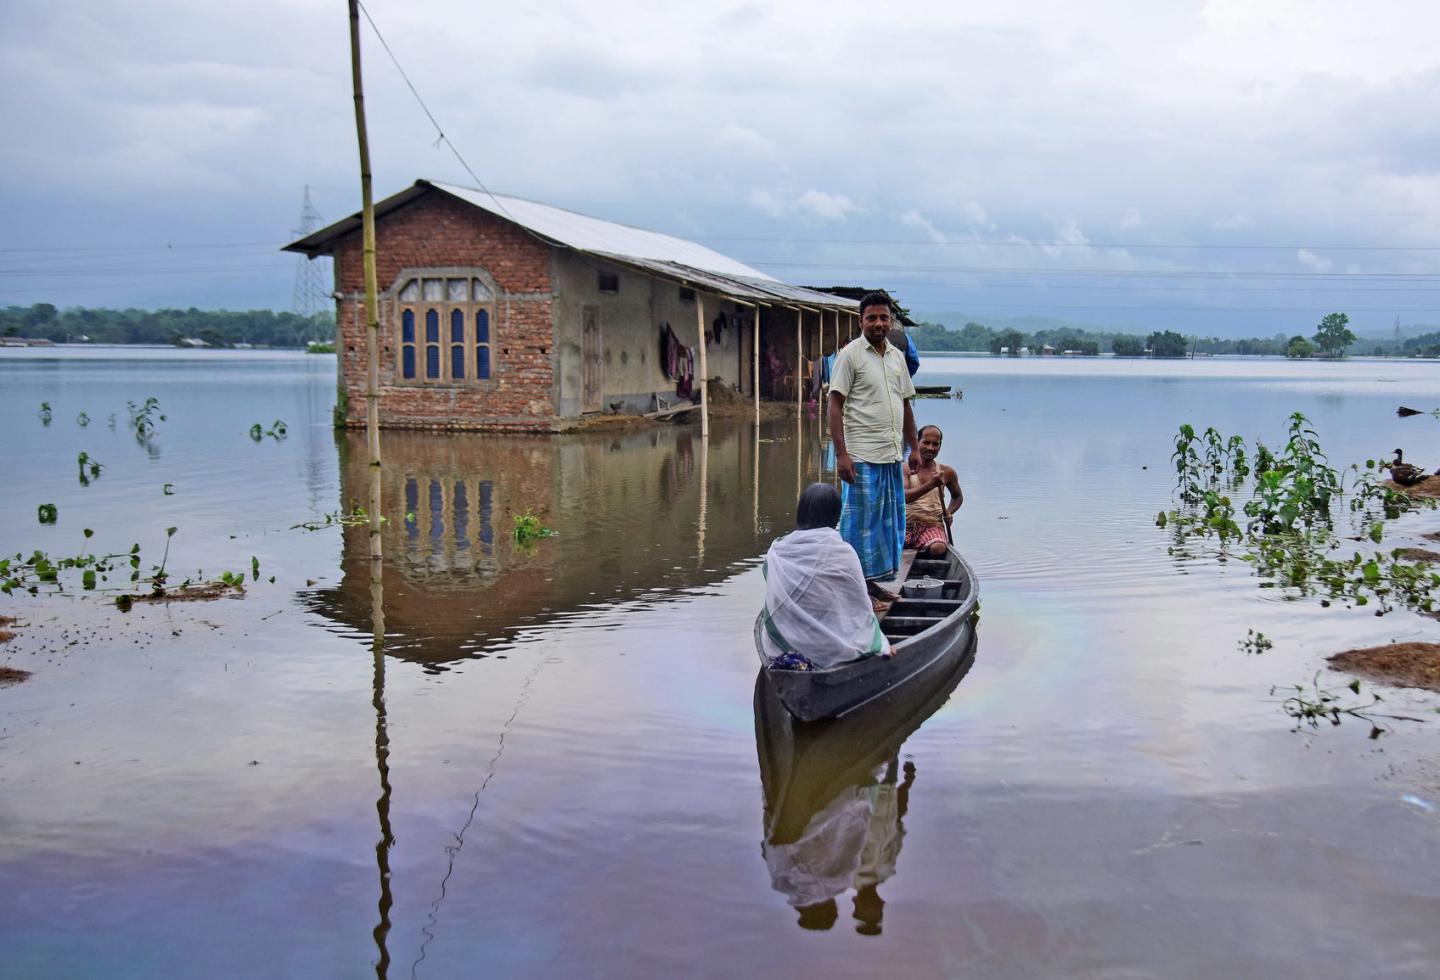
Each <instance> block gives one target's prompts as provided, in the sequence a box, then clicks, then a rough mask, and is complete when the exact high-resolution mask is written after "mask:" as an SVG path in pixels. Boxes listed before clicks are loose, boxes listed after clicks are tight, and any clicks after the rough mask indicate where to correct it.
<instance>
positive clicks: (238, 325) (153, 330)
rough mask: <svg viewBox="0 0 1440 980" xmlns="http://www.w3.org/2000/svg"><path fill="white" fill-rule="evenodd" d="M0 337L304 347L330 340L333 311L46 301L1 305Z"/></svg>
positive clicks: (63, 341) (112, 342)
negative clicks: (62, 306) (63, 305)
mask: <svg viewBox="0 0 1440 980" xmlns="http://www.w3.org/2000/svg"><path fill="white" fill-rule="evenodd" d="M0 336H6V337H36V338H43V339H45V340H53V341H55V342H56V343H79V342H84V341H86V340H88V341H89V342H91V343H96V344H176V343H180V342H181V341H182V340H183V339H185V338H190V337H195V338H199V339H200V340H203V341H205V343H207V344H209V345H210V346H212V347H233V346H235V345H236V344H241V343H245V344H254V345H255V346H257V347H304V346H306V345H307V344H308V343H310V342H311V341H312V340H314V341H333V340H334V339H335V315H334V314H333V313H328V312H327V313H320V314H317V315H315V316H311V317H305V316H299V315H297V314H295V313H276V312H275V311H274V310H197V309H195V308H194V307H193V306H192V307H191V308H190V309H188V310H134V309H131V310H108V309H85V308H83V307H73V308H71V309H67V310H57V309H56V308H55V307H54V306H52V305H51V304H49V303H36V304H34V305H33V306H7V307H5V308H4V309H0Z"/></svg>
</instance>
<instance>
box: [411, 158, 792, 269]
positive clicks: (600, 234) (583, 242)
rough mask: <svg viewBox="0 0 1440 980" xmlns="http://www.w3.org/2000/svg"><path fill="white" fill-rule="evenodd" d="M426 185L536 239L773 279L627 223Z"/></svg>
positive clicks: (453, 186) (472, 190)
mask: <svg viewBox="0 0 1440 980" xmlns="http://www.w3.org/2000/svg"><path fill="white" fill-rule="evenodd" d="M427 183H429V184H430V185H431V186H432V187H437V188H439V189H440V190H442V191H445V192H446V193H447V194H453V195H454V196H455V197H458V198H460V199H461V200H462V201H465V202H467V203H469V204H473V205H475V207H477V208H480V209H482V210H485V211H489V212H490V213H491V214H493V215H496V216H497V217H501V218H509V219H510V220H511V221H513V222H515V223H516V224H519V225H524V226H525V227H526V228H529V229H530V230H531V231H533V232H535V233H536V234H538V235H543V236H544V237H546V238H549V239H550V240H552V241H556V242H559V243H560V244H562V245H569V246H570V247H571V248H575V249H579V250H580V251H582V252H609V253H611V254H613V255H628V256H632V257H634V258H637V259H653V260H657V261H660V262H678V263H680V264H681V265H687V266H689V267H690V268H692V269H703V270H704V271H706V272H718V273H720V274H721V275H722V276H746V277H749V278H754V279H769V278H770V277H769V276H767V275H766V274H765V273H763V272H761V271H759V270H758V269H752V268H750V267H749V266H748V265H745V264H744V263H743V262H737V261H735V260H734V259H732V258H729V257H728V256H724V255H721V254H720V253H719V252H717V251H715V250H714V249H709V248H706V247H705V246H704V245H697V244H696V243H695V242H690V241H686V240H685V239H683V238H676V237H675V236H673V235H662V234H661V233H660V232H658V231H646V230H644V229H643V228H631V227H630V226H629V225H621V224H616V223H615V222H613V221H605V220H603V219H601V218H592V217H590V216H589V215H585V214H579V213H577V212H575V211H566V210H565V209H564V208H557V207H551V206H550V205H549V204H540V203H538V202H536V201H527V200H525V199H524V198H523V197H508V196H506V195H504V194H489V193H486V192H485V191H482V190H476V189H475V188H473V187H461V186H459V185H457V184H442V183H440V182H439V181H428V182H427Z"/></svg>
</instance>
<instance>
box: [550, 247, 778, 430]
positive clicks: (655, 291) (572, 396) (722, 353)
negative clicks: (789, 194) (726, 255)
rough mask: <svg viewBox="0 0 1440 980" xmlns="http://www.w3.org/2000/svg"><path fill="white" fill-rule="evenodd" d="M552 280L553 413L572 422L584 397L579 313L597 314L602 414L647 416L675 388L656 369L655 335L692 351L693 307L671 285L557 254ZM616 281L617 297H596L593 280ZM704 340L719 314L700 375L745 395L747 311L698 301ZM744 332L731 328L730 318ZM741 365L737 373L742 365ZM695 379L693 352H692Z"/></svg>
mask: <svg viewBox="0 0 1440 980" xmlns="http://www.w3.org/2000/svg"><path fill="white" fill-rule="evenodd" d="M552 270H553V271H552V277H553V281H554V283H555V292H556V296H555V303H554V313H555V336H556V349H557V351H558V353H559V362H558V374H559V400H558V405H559V413H560V414H561V415H563V416H576V415H579V414H580V411H581V396H582V394H583V391H582V387H583V365H582V342H583V337H582V327H583V315H584V308H585V307H586V306H594V307H596V309H597V310H598V311H599V314H600V344H601V366H600V371H601V374H600V377H601V410H602V411H609V410H611V408H612V407H615V408H617V409H618V410H619V411H625V412H647V411H650V410H652V409H654V407H655V395H657V394H659V395H661V396H662V397H664V398H666V399H673V398H674V397H675V382H674V381H671V380H670V379H669V378H667V377H666V376H665V370H664V365H662V364H661V363H660V329H661V326H662V325H663V324H665V323H668V324H670V328H671V329H672V330H674V331H675V334H676V336H678V337H679V338H680V342H681V343H682V344H684V345H686V346H687V347H692V348H693V347H695V346H696V323H695V303H694V301H687V300H682V299H681V298H680V285H679V284H678V283H677V282H675V281H673V280H670V279H662V278H660V277H658V276H651V275H647V274H646V273H643V272H639V271H635V270H633V269H631V268H629V267H624V266H615V265H609V264H606V263H604V262H603V261H601V260H599V259H597V258H595V257H593V256H588V255H580V254H578V253H575V252H572V251H568V250H563V249H556V250H555V253H554V259H553V266H552ZM602 272H604V273H608V274H613V275H616V276H618V277H619V287H620V288H619V290H618V291H617V292H613V293H609V292H601V291H600V285H599V275H600V273H602ZM700 299H701V301H702V302H703V303H704V312H705V323H706V329H707V332H708V331H709V328H710V325H711V324H712V323H713V321H714V320H715V319H716V317H717V316H719V315H720V314H721V313H723V314H724V315H725V317H726V325H725V327H724V328H723V329H722V330H721V331H720V337H719V340H718V341H713V340H712V342H711V343H709V344H708V346H707V347H706V352H705V353H706V361H707V363H706V368H707V370H708V371H709V373H710V377H712V378H720V379H722V380H723V381H724V382H725V383H726V384H729V385H731V386H734V385H736V384H741V385H743V390H744V391H745V392H747V393H748V392H750V390H751V388H750V374H751V371H750V360H749V358H750V350H751V346H750V345H751V338H750V327H749V323H750V319H749V318H750V316H751V313H750V310H749V309H748V308H746V307H742V306H738V305H737V304H735V303H734V302H732V301H730V300H721V299H720V298H718V297H716V296H711V295H705V294H700ZM737 314H738V315H739V317H740V319H741V320H742V321H744V323H745V326H744V327H743V328H742V329H740V330H736V329H734V327H733V326H732V324H733V322H734V320H735V317H736V315H737ZM742 361H743V365H742ZM695 371H696V374H697V375H698V374H699V371H700V364H699V351H698V350H697V351H696V364H695Z"/></svg>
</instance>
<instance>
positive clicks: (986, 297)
mask: <svg viewBox="0 0 1440 980" xmlns="http://www.w3.org/2000/svg"><path fill="white" fill-rule="evenodd" d="M368 7H369V11H370V13H371V14H372V15H373V17H374V18H375V22H376V23H377V24H378V26H379V29H380V31H381V32H382V33H383V34H384V36H385V39H386V41H387V42H388V43H389V45H390V47H391V48H392V49H393V51H394V52H395V55H396V56H397V57H398V59H399V60H400V62H401V64H402V65H403V66H404V68H405V70H406V71H407V73H408V74H409V76H410V79H411V81H412V82H413V83H414V85H415V87H416V88H417V89H418V91H419V92H420V94H421V95H422V96H423V97H424V99H425V101H426V103H427V104H428V106H429V107H430V110H431V111H432V112H433V113H434V115H435V117H436V119H437V120H438V121H439V123H440V125H441V126H443V127H444V132H445V134H446V135H447V136H448V137H449V138H450V139H451V140H452V141H453V143H454V144H455V145H456V146H457V147H458V148H459V150H460V152H461V153H462V154H463V155H464V157H465V159H466V160H467V161H468V163H469V164H470V166H471V167H472V168H473V169H474V171H475V172H476V174H478V175H479V176H480V178H481V179H482V180H483V181H484V182H485V183H486V184H487V185H488V186H489V187H491V188H492V189H494V190H498V191H505V192H509V193H512V194H517V195H520V196H524V197H530V198H534V199H537V200H542V201H546V202H549V203H552V204H557V205H561V206H565V207H571V208H574V209H576V210H581V211H585V212H587V213H590V214H594V215H597V216H599V217H604V218H609V219H612V220H617V221H623V222H628V223H632V224H638V225H642V226H645V227H650V228H654V229H657V230H661V231H667V232H670V233H673V234H678V235H682V236H685V237H690V238H695V239H698V240H701V241H703V242H705V243H706V244H708V245H710V246H712V247H714V248H716V249H718V250H720V251H722V252H725V253H727V254H729V255H733V256H734V257H736V258H739V259H741V260H743V261H746V262H748V263H750V264H752V265H754V266H757V267H759V268H761V269H763V270H765V271H766V272H768V273H770V274H771V275H774V276H777V277H779V278H782V279H786V280H788V281H793V282H801V283H807V284H828V283H863V284H866V285H877V284H883V285H888V286H890V287H891V288H893V290H894V291H895V292H896V293H897V295H898V296H899V297H900V298H901V299H902V301H903V302H905V303H906V305H909V306H911V307H912V308H914V309H915V310H916V311H917V312H920V313H926V312H938V311H957V312H963V313H965V314H968V315H970V316H972V317H974V318H977V319H980V320H982V322H983V321H984V320H985V319H986V318H996V317H1015V316H1026V315H1034V316H1045V317H1056V318H1062V319H1067V320H1070V321H1072V322H1077V323H1093V324H1108V325H1117V326H1122V325H1125V326H1132V327H1137V328H1162V327H1171V326H1173V327H1177V328H1179V329H1182V330H1185V331H1191V332H1204V333H1214V334H1218V335H1221V336H1228V335H1252V334H1261V335H1266V336H1268V335H1270V334H1273V333H1276V332H1285V333H1287V334H1289V333H1296V332H1307V333H1308V332H1310V331H1311V329H1312V328H1313V326H1314V324H1315V322H1316V321H1318V320H1319V318H1320V317H1321V316H1322V315H1323V314H1324V313H1326V312H1330V311H1331V310H1343V311H1347V312H1349V313H1350V315H1351V318H1352V320H1353V321H1354V322H1355V324H1356V325H1358V326H1359V327H1361V328H1362V330H1364V331H1367V332H1384V331H1388V330H1391V329H1393V324H1394V322H1395V319H1396V317H1399V318H1400V320H1401V321H1402V322H1403V323H1405V324H1413V323H1427V322H1428V323H1440V234H1437V232H1440V112H1437V111H1436V106H1437V105H1440V99H1437V96H1440V45H1437V44H1436V43H1435V40H1436V38H1437V37H1440V8H1437V7H1436V6H1435V4H1434V3H1433V0H1429V2H1421V0H1417V2H1409V0H1395V2H1387V0H1375V2H1371V3H1368V4H1355V3H1353V2H1347V3H1338V2H1330V0H1313V2H1300V0H1212V2H1208V3H1206V2H1163V0H1160V2H1157V0H1150V2H1135V3H1119V2H1110V0H1092V2H1091V3H1088V4H1083V5H1081V4H1074V3H1072V2H1028V3H1016V2H1015V0H966V2H964V3H954V2H953V0H952V2H944V3H913V2H906V0H892V2H890V3H885V4H876V3H873V2H872V3H864V4H860V3H848V2H842V0H828V2H825V3H820V2H809V0H789V2H786V3H783V4H781V3H773V4H772V3H723V2H712V3H694V4H668V5H667V4H655V3H650V2H646V3H640V2H633V0H607V2H604V3H595V2H593V0H589V2H584V3H581V2H572V0H551V2H547V3H543V4H489V3H475V2H459V0H405V2H403V3H402V2H399V0H370V2H369V4H368ZM347 30H348V21H347V17H346V12H345V4H344V3H343V2H341V0H252V2H250V3H247V4H197V3H194V2H193V0H188V2H178V0H176V2H169V0H149V2H147V0H132V2H128V3H124V4H117V3H114V2H113V0H108V2H93V0H67V2H65V3H63V4H56V3H51V2H39V0H6V2H5V3H4V4H0V92H3V93H4V94H3V95H0V132H3V134H4V136H3V139H0V214H3V216H4V218H3V221H0V305H10V304H20V305H25V304H29V303H33V302H40V301H46V302H52V303H55V304H56V305H59V306H77V305H89V306H123V305H137V306H189V305H195V306H201V307H229V308H250V307H272V308H277V309H284V308H288V307H289V306H290V304H291V299H292V294H293V290H294V284H295V275H296V262H297V260H296V259H295V258H294V257H291V256H288V255H279V254H277V253H276V251H275V249H276V248H277V247H278V246H279V245H281V244H283V243H284V242H285V241H287V240H289V237H290V232H291V231H292V229H294V228H296V226H297V224H298V222H299V220H300V206H301V199H302V193H303V188H304V187H305V185H307V184H308V185H309V187H310V190H311V195H312V198H313V201H314V204H315V206H316V207H317V208H318V209H319V211H320V213H321V214H322V215H323V216H324V217H325V218H326V219H327V220H334V219H336V218H339V217H342V216H343V215H345V214H347V213H350V212H353V211H354V210H356V209H358V206H359V182H358V177H357V166H356V152H355V141H354V118H353V114H352V104H351V101H350V75H349V49H348V33H347ZM363 43H364V46H365V58H366V62H365V71H366V89H367V93H366V95H367V106H368V111H369V125H370V133H371V145H372V154H373V158H374V171H375V184H376V193H377V195H378V196H384V195H386V194H390V193H393V192H395V191H397V190H400V189H402V188H403V187H405V186H407V185H408V184H409V183H410V182H412V181H413V180H415V179H416V178H417V177H427V178H434V179H440V180H449V181H454V182H458V183H473V181H471V179H470V177H469V175H468V174H466V172H465V171H464V169H463V168H462V167H461V165H460V164H459V163H458V162H457V161H456V159H455V158H454V157H453V156H452V155H451V153H450V151H449V149H448V148H446V147H444V146H437V145H436V139H437V133H436V130H435V127H434V126H433V125H432V124H431V122H430V121H429V120H428V119H427V118H426V116H425V114H424V112H423V111H422V110H421V108H420V107H419V105H418V104H417V102H416V100H415V97H414V96H413V95H412V94H411V92H410V91H409V89H408V88H407V87H406V85H405V83H404V81H403V80H402V79H401V77H400V75H399V74H398V73H397V71H396V69H395V67H394V65H393V64H392V63H391V62H390V61H389V59H388V58H387V56H386V55H385V53H384V51H383V50H382V48H381V47H380V45H379V43H378V42H377V40H376V36H375V34H374V32H373V31H371V30H370V29H369V27H368V26H366V28H365V31H364V35H363ZM954 325H955V326H959V325H960V323H958V322H957V323H955V324H954Z"/></svg>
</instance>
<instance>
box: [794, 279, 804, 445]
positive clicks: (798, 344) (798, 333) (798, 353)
mask: <svg viewBox="0 0 1440 980" xmlns="http://www.w3.org/2000/svg"><path fill="white" fill-rule="evenodd" d="M804 370H805V312H804V311H803V310H801V309H800V307H798V306H797V307H795V417H796V418H799V417H800V407H801V401H800V375H801V372H803V371H804Z"/></svg>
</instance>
